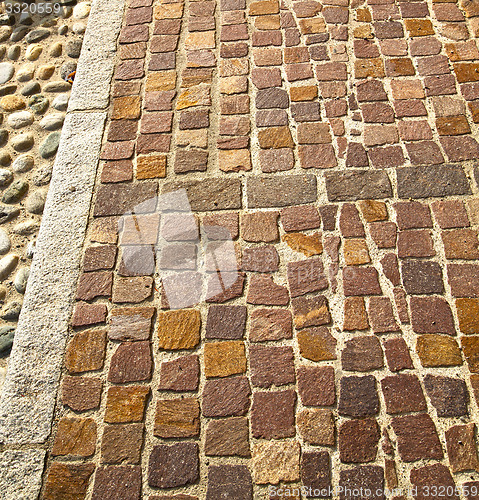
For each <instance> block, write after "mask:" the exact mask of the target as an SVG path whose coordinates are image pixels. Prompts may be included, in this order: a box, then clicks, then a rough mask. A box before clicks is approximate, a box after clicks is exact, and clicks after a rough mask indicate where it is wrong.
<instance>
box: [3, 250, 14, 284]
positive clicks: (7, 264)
mask: <svg viewBox="0 0 479 500" xmlns="http://www.w3.org/2000/svg"><path fill="white" fill-rule="evenodd" d="M17 264H18V255H15V254H14V253H10V254H8V255H5V257H3V258H1V259H0V279H1V280H4V279H5V278H6V277H7V276H8V275H9V274H10V273H11V272H12V271H13V270H14V269H15V268H16V267H17Z"/></svg>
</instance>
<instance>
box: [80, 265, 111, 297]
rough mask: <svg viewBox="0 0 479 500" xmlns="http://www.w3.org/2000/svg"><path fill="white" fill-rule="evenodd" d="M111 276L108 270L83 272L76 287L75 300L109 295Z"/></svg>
mask: <svg viewBox="0 0 479 500" xmlns="http://www.w3.org/2000/svg"><path fill="white" fill-rule="evenodd" d="M112 282H113V276H112V273H111V272H109V271H97V272H90V273H83V274H82V275H81V276H80V280H79V282H78V288H77V300H91V299H94V298H95V297H109V296H110V295H111V288H112Z"/></svg>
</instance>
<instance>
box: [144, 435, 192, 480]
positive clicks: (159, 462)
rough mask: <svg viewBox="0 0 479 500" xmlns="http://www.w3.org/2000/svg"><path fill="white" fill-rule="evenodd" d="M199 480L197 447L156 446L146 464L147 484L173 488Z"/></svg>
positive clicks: (179, 445)
mask: <svg viewBox="0 0 479 500" xmlns="http://www.w3.org/2000/svg"><path fill="white" fill-rule="evenodd" d="M198 478H199V457H198V445H197V444H196V443H190V442H181V443H175V444H173V445H170V446H169V445H164V444H162V445H156V446H154V447H153V451H152V452H151V454H150V458H149V462H148V484H149V485H150V486H153V487H156V488H175V487H179V486H184V485H188V484H193V483H195V482H196V481H197V480H198Z"/></svg>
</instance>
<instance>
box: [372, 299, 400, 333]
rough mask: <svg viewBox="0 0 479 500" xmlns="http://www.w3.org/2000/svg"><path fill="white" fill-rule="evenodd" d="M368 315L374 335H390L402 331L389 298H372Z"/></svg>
mask: <svg viewBox="0 0 479 500" xmlns="http://www.w3.org/2000/svg"><path fill="white" fill-rule="evenodd" d="M368 315H369V321H370V323H371V326H372V329H373V332H374V333H390V332H397V331H399V330H400V328H399V325H398V324H397V322H396V319H395V317H394V313H393V308H392V304H391V301H390V299H389V298H388V297H371V298H370V299H369V307H368Z"/></svg>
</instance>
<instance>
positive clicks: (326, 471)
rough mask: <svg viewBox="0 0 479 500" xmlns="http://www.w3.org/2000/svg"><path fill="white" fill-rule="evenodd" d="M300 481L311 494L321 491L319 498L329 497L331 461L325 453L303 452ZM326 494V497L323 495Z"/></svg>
mask: <svg viewBox="0 0 479 500" xmlns="http://www.w3.org/2000/svg"><path fill="white" fill-rule="evenodd" d="M301 481H302V483H303V486H305V487H306V488H308V489H311V490H312V491H313V492H315V491H317V490H319V491H321V496H326V497H328V496H329V492H328V490H329V488H330V487H331V459H330V457H329V453H328V452H327V451H313V452H311V451H310V452H303V453H302V455H301ZM323 492H326V495H323Z"/></svg>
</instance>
